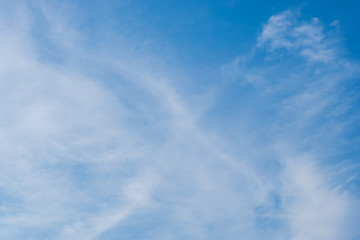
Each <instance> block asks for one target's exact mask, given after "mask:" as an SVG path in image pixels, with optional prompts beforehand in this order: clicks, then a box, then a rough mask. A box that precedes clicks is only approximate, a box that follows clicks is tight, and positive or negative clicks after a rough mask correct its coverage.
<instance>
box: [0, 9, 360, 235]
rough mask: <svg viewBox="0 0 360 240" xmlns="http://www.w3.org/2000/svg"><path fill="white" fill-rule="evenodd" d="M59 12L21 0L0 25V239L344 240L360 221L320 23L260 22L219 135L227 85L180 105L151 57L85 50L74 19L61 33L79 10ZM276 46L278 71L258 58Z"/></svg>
mask: <svg viewBox="0 0 360 240" xmlns="http://www.w3.org/2000/svg"><path fill="white" fill-rule="evenodd" d="M11 6H12V5H11ZM59 6H61V7H58V6H55V7H54V6H51V5H49V4H44V3H43V2H34V3H32V4H25V3H24V4H23V5H21V6H20V7H13V9H15V10H12V11H13V12H14V15H16V12H19V13H18V14H19V18H20V19H21V18H23V21H20V22H17V23H15V21H14V20H13V18H11V17H3V19H2V20H1V21H0V22H1V23H2V29H1V31H2V32H3V34H2V35H1V37H0V41H1V43H2V48H1V51H2V54H3V56H8V57H7V59H6V60H3V61H2V64H1V69H0V76H1V84H0V91H1V97H0V100H1V102H2V103H6V104H2V105H1V111H0V116H1V125H0V128H1V134H0V142H1V147H0V156H1V161H0V164H1V168H0V169H1V170H0V171H1V175H0V204H1V207H0V225H1V226H2V228H1V230H0V237H1V238H4V239H19V238H24V239H31V238H33V239H112V238H115V239H118V237H119V236H121V237H123V238H124V239H127V238H129V239H134V238H136V237H138V238H142V239H143V238H146V239H219V238H223V239H235V238H239V237H242V238H248V239H262V238H264V237H267V238H268V239H294V240H296V239H304V238H306V239H324V240H325V239H326V240H329V239H338V238H340V237H343V236H349V237H351V236H352V235H353V236H355V235H356V234H357V232H356V230H354V229H353V228H351V229H349V228H346V224H348V222H351V221H354V219H356V217H358V216H354V215H351V213H350V209H351V208H352V207H354V206H355V202H356V201H357V199H358V196H356V194H353V193H352V192H351V191H350V190H348V189H349V183H350V182H351V181H353V180H351V179H357V178H358V175H356V174H355V172H356V170H354V169H356V167H354V165H352V163H344V164H343V165H342V164H340V163H341V161H340V160H339V159H337V156H338V155H336V154H339V153H341V149H340V146H341V145H339V144H340V142H341V140H339V141H338V140H337V139H343V140H344V139H345V140H346V137H345V136H344V135H345V134H346V133H347V132H348V131H350V130H349V128H350V126H354V125H355V124H356V123H355V120H347V121H343V120H342V118H343V117H344V116H348V115H351V116H357V112H356V109H354V108H353V102H354V101H356V96H354V95H352V94H351V91H349V89H350V88H351V83H353V82H354V81H355V79H356V77H358V74H359V73H358V71H357V70H356V69H357V64H356V63H353V62H352V61H350V60H348V59H346V58H344V57H341V58H340V56H339V55H338V54H337V52H338V49H337V48H335V47H334V46H333V45H331V44H330V42H332V41H331V39H329V37H328V36H327V35H326V32H325V31H324V26H322V24H321V23H320V21H319V20H318V19H316V18H314V19H312V20H309V21H306V20H300V17H299V15H296V14H294V13H293V12H291V11H286V12H283V13H280V14H278V15H274V16H272V17H270V19H269V21H268V23H267V24H266V25H265V26H264V29H263V32H262V33H261V34H260V36H259V37H258V40H257V43H254V50H253V51H252V52H250V53H247V54H245V57H244V56H239V57H238V58H237V59H236V60H235V61H234V62H233V63H231V64H230V65H231V67H229V66H227V67H224V72H226V71H228V73H229V74H230V76H231V78H232V80H233V81H227V82H226V84H227V85H226V84H225V85H226V87H230V88H232V87H234V88H235V87H238V85H237V84H238V82H239V81H240V80H245V82H246V84H240V85H241V87H243V88H247V89H248V92H247V93H246V94H247V96H246V97H247V98H245V97H244V98H243V99H242V101H241V102H240V103H239V104H238V105H239V109H242V111H243V112H242V114H240V117H239V118H238V119H237V120H238V122H239V123H238V124H227V123H224V122H222V121H221V122H217V120H216V119H217V117H218V116H221V114H218V115H217V116H215V117H214V116H213V117H212V118H213V119H211V115H210V113H209V112H211V111H216V104H218V103H219V102H221V101H222V99H221V97H222V95H227V94H228V91H226V89H224V88H226V87H224V86H223V85H222V86H220V87H218V89H216V93H215V94H213V95H211V96H201V97H203V98H204V99H206V100H207V101H205V102H211V103H213V105H211V106H206V108H204V107H203V106H201V105H202V102H195V101H194V102H191V101H189V100H188V99H191V97H192V96H191V95H190V94H189V93H188V92H187V91H184V90H183V89H181V91H180V90H179V89H178V88H179V84H174V82H175V81H178V73H176V72H173V70H169V69H170V68H167V66H166V64H164V63H163V62H162V61H161V60H159V59H161V56H157V57H155V56H151V54H150V53H147V55H146V56H144V54H143V53H142V52H137V51H136V46H131V44H129V43H128V42H126V41H124V42H122V41H121V39H120V40H119V41H118V42H116V45H114V43H113V42H111V41H109V42H106V41H107V40H106V39H103V41H104V42H106V43H107V44H109V45H107V44H105V43H102V44H99V46H102V47H99V48H93V47H89V46H90V44H88V42H87V40H86V33H84V32H82V31H81V28H80V27H78V26H79V25H81V24H79V25H77V24H76V23H74V24H72V23H70V22H71V21H70V20H69V19H72V21H73V20H74V18H73V15H72V13H71V12H72V11H74V12H75V13H76V9H73V10H70V11H68V9H71V7H70V6H68V7H66V6H65V5H62V4H60V5H59ZM61 9H63V10H61ZM24 13H26V14H24ZM9 23H10V25H9ZM39 23H42V24H40V25H39ZM11 24H13V25H11ZM15 25H16V26H15ZM280 49H282V50H286V51H287V54H288V56H289V58H291V60H290V61H289V64H287V65H286V66H284V65H283V64H282V63H279V62H275V61H274V58H272V57H271V55H272V54H276V51H278V50H280ZM48 50H50V51H48ZM260 51H264V52H266V54H267V56H270V58H266V57H265V59H262V57H261V56H258V53H259V52H260ZM149 52H151V51H149ZM294 55H295V58H294V57H293V56H294ZM296 56H302V57H304V59H305V60H306V61H307V62H303V61H302V60H299V59H298V58H296ZM269 59H270V60H269ZM324 62H325V63H328V64H329V65H327V66H324V65H321V64H322V63H324ZM154 66H156V67H154ZM228 76H229V75H227V76H226V78H228ZM344 82H346V84H345V83H344ZM222 84H223V83H222ZM175 86H177V87H178V88H177V87H175ZM249 86H250V87H251V89H250V87H249ZM180 87H181V86H180ZM207 87H209V88H213V87H214V86H204V88H207ZM249 89H250V90H249ZM339 89H341V90H339ZM244 95H245V94H244ZM344 99H346V101H345V100H344ZM234 101H236V99H234ZM189 103H190V104H189ZM248 103H252V104H248ZM254 103H255V105H254ZM256 104H258V105H256ZM264 106H265V107H264ZM257 108H261V109H265V110H266V111H264V112H266V113H261V112H260V113H259V111H257ZM197 109H207V111H197ZM244 109H245V110H244ZM234 111H235V112H236V111H240V110H238V109H234ZM209 119H210V120H212V121H209ZM241 124H244V125H241ZM214 129H223V130H224V131H219V132H217V131H216V130H214ZM229 131H231V132H233V133H234V135H236V138H235V141H234V140H232V139H229V138H228V136H227V135H226V132H229ZM329 135H330V136H331V139H329ZM332 139H335V140H332ZM345 145H346V144H344V146H345ZM346 146H349V145H346ZM328 149H332V150H333V152H332V153H329V151H328ZM334 159H335V160H334ZM331 160H334V161H335V162H336V164H339V165H337V166H342V167H339V168H333V166H334V165H333V163H332V162H331ZM339 162H340V163H339ZM349 166H353V168H352V169H353V170H351V171H352V172H351V171H349V170H346V169H347V168H348V167H349ZM333 169H336V170H333ZM339 169H341V170H343V173H342V174H338V172H337V170H339ZM349 172H351V173H352V175H351V179H350V178H349V177H347V174H348V173H349ZM346 232H348V233H346ZM111 234H114V235H115V237H112V236H111Z"/></svg>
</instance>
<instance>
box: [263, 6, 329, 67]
mask: <svg viewBox="0 0 360 240" xmlns="http://www.w3.org/2000/svg"><path fill="white" fill-rule="evenodd" d="M330 43H331V42H330V41H329V40H328V39H326V38H325V35H324V30H323V27H322V25H321V23H320V22H319V19H318V18H312V19H311V20H310V21H301V20H300V19H299V17H298V16H297V14H295V13H293V12H291V11H285V12H282V13H280V14H278V15H274V16H272V17H270V19H269V20H268V22H267V23H266V25H265V26H264V28H263V31H262V33H261V35H260V36H259V37H258V47H264V48H269V50H270V51H275V50H277V49H286V50H287V51H290V53H295V54H297V55H300V56H303V57H305V58H307V59H308V60H310V61H315V62H329V61H332V60H334V58H335V55H336V51H335V49H334V48H333V47H332V46H331V44H330Z"/></svg>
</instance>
